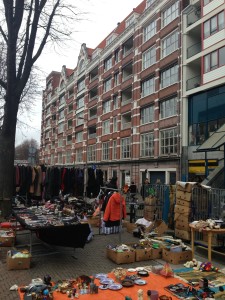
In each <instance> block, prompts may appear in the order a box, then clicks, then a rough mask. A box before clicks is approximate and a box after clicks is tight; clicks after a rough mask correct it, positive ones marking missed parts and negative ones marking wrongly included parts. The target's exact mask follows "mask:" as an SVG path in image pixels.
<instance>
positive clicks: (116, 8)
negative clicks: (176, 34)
mask: <svg viewBox="0 0 225 300" xmlns="http://www.w3.org/2000/svg"><path fill="white" fill-rule="evenodd" d="M70 1H71V3H72V4H73V5H76V6H78V7H79V10H81V11H83V12H86V13H87V15H86V16H85V17H84V18H85V19H84V20H83V21H80V22H79V23H76V24H74V26H73V39H72V40H71V43H70V46H66V47H63V49H57V50H55V49H53V48H51V49H49V48H46V49H45V51H44V53H43V54H42V56H41V57H40V58H39V60H38V63H37V64H38V67H39V68H41V70H42V71H41V77H42V78H41V80H42V81H40V84H41V85H42V89H43V88H44V83H45V78H46V77H47V75H48V74H49V73H50V72H51V71H53V70H54V71H61V68H62V66H63V65H66V66H67V67H68V68H71V69H73V68H75V66H76V64H77V58H78V55H79V52H80V47H81V45H82V44H83V43H86V45H87V47H89V48H96V47H97V45H98V44H99V43H100V42H101V41H102V40H103V39H104V38H105V37H106V36H107V35H108V34H109V33H110V32H111V31H112V30H113V29H114V28H115V27H116V26H117V23H118V22H121V21H122V20H123V19H125V18H126V16H127V15H128V14H129V13H130V12H131V11H132V10H133V8H134V7H136V6H138V5H139V4H140V3H141V2H142V1H141V0H113V1H111V0H70ZM41 100H42V99H41V96H40V97H39V98H38V99H37V101H36V102H35V104H34V107H33V108H32V113H30V112H29V114H28V113H25V114H23V116H19V119H20V120H21V121H22V122H23V123H24V125H22V126H21V124H20V126H19V128H17V136H16V145H18V144H21V143H22V142H23V141H24V140H26V139H31V138H34V139H36V140H37V142H38V143H40V133H41Z"/></svg>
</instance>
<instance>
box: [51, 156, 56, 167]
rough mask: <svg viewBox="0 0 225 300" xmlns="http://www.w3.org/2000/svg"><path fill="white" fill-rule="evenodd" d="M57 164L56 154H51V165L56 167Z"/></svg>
mask: <svg viewBox="0 0 225 300" xmlns="http://www.w3.org/2000/svg"><path fill="white" fill-rule="evenodd" d="M54 164H55V154H54V153H52V154H51V165H54Z"/></svg>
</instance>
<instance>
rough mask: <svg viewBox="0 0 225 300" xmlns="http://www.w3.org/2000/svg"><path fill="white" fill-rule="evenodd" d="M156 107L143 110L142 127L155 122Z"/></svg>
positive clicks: (151, 106) (152, 106)
mask: <svg viewBox="0 0 225 300" xmlns="http://www.w3.org/2000/svg"><path fill="white" fill-rule="evenodd" d="M154 112H155V110H154V105H149V106H146V107H143V108H141V125H143V124H148V123H151V122H154Z"/></svg>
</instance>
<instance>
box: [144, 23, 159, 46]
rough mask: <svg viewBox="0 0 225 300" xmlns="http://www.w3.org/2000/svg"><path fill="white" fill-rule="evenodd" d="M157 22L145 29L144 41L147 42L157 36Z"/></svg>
mask: <svg viewBox="0 0 225 300" xmlns="http://www.w3.org/2000/svg"><path fill="white" fill-rule="evenodd" d="M156 25H157V23H156V20H154V21H152V22H150V23H149V24H148V25H147V26H145V27H144V28H143V40H144V42H147V41H148V40H150V38H151V37H153V36H154V35H155V34H156Z"/></svg>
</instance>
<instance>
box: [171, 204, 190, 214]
mask: <svg viewBox="0 0 225 300" xmlns="http://www.w3.org/2000/svg"><path fill="white" fill-rule="evenodd" d="M190 211H191V208H190V207H186V206H182V205H177V204H176V205H175V208H174V212H175V213H178V214H183V213H190Z"/></svg>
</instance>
